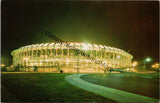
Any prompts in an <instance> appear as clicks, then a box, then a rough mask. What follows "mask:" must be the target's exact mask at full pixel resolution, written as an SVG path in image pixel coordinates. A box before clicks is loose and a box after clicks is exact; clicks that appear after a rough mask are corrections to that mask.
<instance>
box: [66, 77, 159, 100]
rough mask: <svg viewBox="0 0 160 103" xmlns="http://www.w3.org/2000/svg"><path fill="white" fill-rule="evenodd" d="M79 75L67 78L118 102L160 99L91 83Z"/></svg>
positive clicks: (74, 83) (79, 85)
mask: <svg viewBox="0 0 160 103" xmlns="http://www.w3.org/2000/svg"><path fill="white" fill-rule="evenodd" d="M82 75H84V74H79V77H80V76H82ZM79 77H78V76H77V74H73V75H69V76H66V77H65V80H67V81H68V82H69V83H71V84H73V85H75V86H77V87H79V88H82V89H85V90H87V91H90V92H93V93H95V94H99V95H101V96H103V97H106V98H109V99H112V100H115V101H117V102H158V101H159V100H158V99H154V98H150V97H146V96H142V95H138V94H133V93H129V92H125V91H121V90H117V89H113V88H109V87H104V86H100V85H96V84H93V83H89V82H86V81H84V80H82V79H81V78H79Z"/></svg>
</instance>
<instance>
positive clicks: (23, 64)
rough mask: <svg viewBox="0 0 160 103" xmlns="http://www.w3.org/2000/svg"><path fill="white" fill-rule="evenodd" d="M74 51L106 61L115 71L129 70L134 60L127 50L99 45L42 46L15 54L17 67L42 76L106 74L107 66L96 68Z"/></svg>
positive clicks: (58, 44)
mask: <svg viewBox="0 0 160 103" xmlns="http://www.w3.org/2000/svg"><path fill="white" fill-rule="evenodd" d="M73 47H75V48H76V49H79V50H81V51H83V52H84V53H85V54H88V55H90V56H91V57H93V58H95V59H96V60H101V61H103V62H104V63H105V64H106V65H108V66H109V67H111V68H125V67H130V66H131V61H132V58H133V56H132V55H131V54H129V53H127V52H126V51H124V50H121V49H118V48H114V47H110V46H105V45H97V44H85V43H74V42H69V46H68V45H66V43H41V44H33V45H28V46H24V47H21V48H19V49H16V50H14V51H12V52H11V54H12V56H13V66H14V67H17V66H18V67H19V69H20V71H27V72H31V71H33V69H34V67H37V68H38V70H37V71H38V72H59V71H60V70H63V72H65V73H72V72H77V68H78V70H79V72H80V73H81V72H87V73H90V72H93V73H94V72H95V73H98V72H99V73H100V72H103V70H104V69H103V66H101V65H99V64H96V63H95V62H93V61H91V60H90V59H88V58H86V57H85V56H83V55H81V54H79V53H77V52H75V51H74V50H73Z"/></svg>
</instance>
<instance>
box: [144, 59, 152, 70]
mask: <svg viewBox="0 0 160 103" xmlns="http://www.w3.org/2000/svg"><path fill="white" fill-rule="evenodd" d="M150 61H151V58H146V59H145V60H144V69H146V62H150Z"/></svg>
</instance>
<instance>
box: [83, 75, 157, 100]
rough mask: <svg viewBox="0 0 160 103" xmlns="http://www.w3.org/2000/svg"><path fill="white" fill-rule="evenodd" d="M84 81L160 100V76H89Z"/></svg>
mask: <svg viewBox="0 0 160 103" xmlns="http://www.w3.org/2000/svg"><path fill="white" fill-rule="evenodd" d="M81 78H82V79H83V80H85V81H88V82H91V83H94V84H98V85H103V86H107V87H111V88H115V89H119V90H123V91H128V92H132V93H135V94H140V95H144V96H148V97H152V98H157V99H158V98H159V74H158V73H156V74H128V73H118V74H117V73H111V74H109V73H108V74H89V75H84V76H82V77H81Z"/></svg>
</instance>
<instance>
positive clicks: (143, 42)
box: [1, 0, 159, 65]
mask: <svg viewBox="0 0 160 103" xmlns="http://www.w3.org/2000/svg"><path fill="white" fill-rule="evenodd" d="M1 11H2V12H1V17H2V19H1V22H2V23H1V27H2V30H1V63H4V64H9V65H11V63H12V56H11V51H12V50H15V49H18V48H20V47H22V46H26V45H31V44H36V43H43V42H54V41H53V40H51V39H49V38H48V37H47V36H45V31H46V30H48V31H50V32H51V33H53V34H55V35H56V36H58V37H59V38H61V39H62V40H66V41H70V42H84V43H92V44H102V45H106V46H112V47H116V48H120V49H123V50H125V51H128V50H129V51H130V52H129V53H130V54H132V55H133V57H134V58H133V60H139V59H144V58H145V57H151V58H152V59H153V62H158V59H159V2H158V1H112V2H111V1H78V2H77V1H63V2H56V1H51V0H40V1H38V0H35V1H32V0H23V1H20V0H13V1H12V0H2V2H1Z"/></svg>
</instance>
